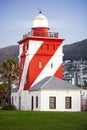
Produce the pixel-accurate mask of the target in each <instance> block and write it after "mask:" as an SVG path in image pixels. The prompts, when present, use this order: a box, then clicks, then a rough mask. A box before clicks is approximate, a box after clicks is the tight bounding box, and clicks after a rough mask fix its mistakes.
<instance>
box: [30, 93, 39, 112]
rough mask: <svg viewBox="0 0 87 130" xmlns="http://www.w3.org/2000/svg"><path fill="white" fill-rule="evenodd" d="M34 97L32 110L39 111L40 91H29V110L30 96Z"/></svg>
mask: <svg viewBox="0 0 87 130" xmlns="http://www.w3.org/2000/svg"><path fill="white" fill-rule="evenodd" d="M32 96H33V98H34V102H33V110H34V111H40V110H41V91H30V93H29V99H30V105H29V110H31V108H32V106H31V104H32V103H31V98H32ZM36 96H38V108H36Z"/></svg>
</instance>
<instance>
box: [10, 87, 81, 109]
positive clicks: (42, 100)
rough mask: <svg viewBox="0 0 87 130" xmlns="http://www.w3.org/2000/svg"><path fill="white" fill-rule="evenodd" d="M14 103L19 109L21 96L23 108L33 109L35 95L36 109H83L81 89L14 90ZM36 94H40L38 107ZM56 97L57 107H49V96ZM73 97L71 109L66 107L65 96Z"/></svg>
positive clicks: (34, 107) (34, 106)
mask: <svg viewBox="0 0 87 130" xmlns="http://www.w3.org/2000/svg"><path fill="white" fill-rule="evenodd" d="M12 96H13V97H14V105H15V106H16V107H17V109H19V96H21V108H20V109H21V110H31V109H32V105H31V104H32V102H31V98H32V96H33V99H34V102H33V110H34V111H81V96H80V90H75V91H74V90H73V91H72V90H65V91H63V90H60V91H58V90H56V91H54V90H53V91H45V90H43V91H25V90H23V91H20V92H13V93H12ZM36 96H38V108H36ZM51 96H53V97H56V109H49V97H51ZM66 96H69V97H72V107H71V109H66V108H65V97H66Z"/></svg>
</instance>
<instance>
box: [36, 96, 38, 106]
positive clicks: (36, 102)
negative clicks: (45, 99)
mask: <svg viewBox="0 0 87 130" xmlns="http://www.w3.org/2000/svg"><path fill="white" fill-rule="evenodd" d="M36 108H38V96H36Z"/></svg>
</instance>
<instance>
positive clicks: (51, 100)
mask: <svg viewBox="0 0 87 130" xmlns="http://www.w3.org/2000/svg"><path fill="white" fill-rule="evenodd" d="M49 108H50V109H56V97H49Z"/></svg>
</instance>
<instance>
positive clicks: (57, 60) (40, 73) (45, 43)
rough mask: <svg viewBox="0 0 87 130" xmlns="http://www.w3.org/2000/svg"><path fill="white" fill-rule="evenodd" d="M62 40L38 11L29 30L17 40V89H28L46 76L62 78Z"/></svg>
mask: <svg viewBox="0 0 87 130" xmlns="http://www.w3.org/2000/svg"><path fill="white" fill-rule="evenodd" d="M63 40H64V39H62V38H59V35H58V33H57V32H50V28H49V26H48V19H47V17H45V16H44V15H43V14H42V12H41V11H39V14H38V15H37V16H36V17H35V18H34V19H33V25H32V28H31V31H30V32H28V33H26V34H25V35H23V39H22V40H20V41H19V42H18V44H19V66H20V77H19V90H29V88H30V87H32V86H33V85H35V84H36V83H38V82H39V81H40V80H42V79H43V78H45V77H47V76H56V77H57V78H60V79H62V58H63V52H62V42H63Z"/></svg>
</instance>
